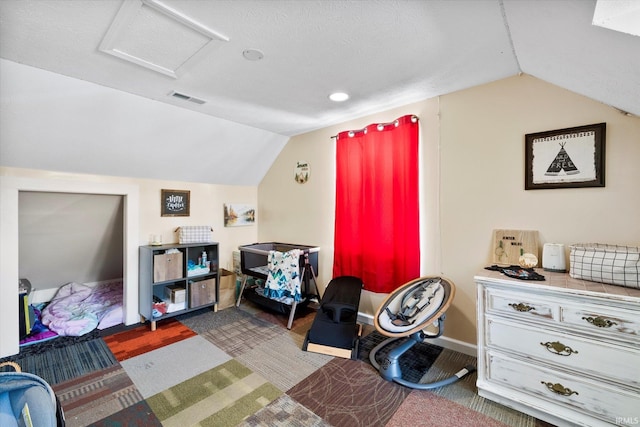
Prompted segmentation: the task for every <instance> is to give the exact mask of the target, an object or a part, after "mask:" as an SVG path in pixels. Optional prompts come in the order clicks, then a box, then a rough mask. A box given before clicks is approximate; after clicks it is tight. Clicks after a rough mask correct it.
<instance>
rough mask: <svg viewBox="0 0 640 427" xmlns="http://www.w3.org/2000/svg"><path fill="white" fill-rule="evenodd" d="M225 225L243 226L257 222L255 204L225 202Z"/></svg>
mask: <svg viewBox="0 0 640 427" xmlns="http://www.w3.org/2000/svg"><path fill="white" fill-rule="evenodd" d="M223 209H224V226H225V227H241V226H246V225H254V224H255V223H256V208H255V207H254V206H253V205H243V204H239V203H224V204H223Z"/></svg>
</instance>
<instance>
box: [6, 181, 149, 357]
mask: <svg viewBox="0 0 640 427" xmlns="http://www.w3.org/2000/svg"><path fill="white" fill-rule="evenodd" d="M20 191H44V192H54V193H89V194H110V195H121V196H124V208H123V209H124V239H123V244H124V248H123V257H124V259H123V286H124V295H123V305H124V308H123V310H124V315H125V319H124V322H125V324H126V325H132V324H134V323H139V322H140V314H139V312H138V311H139V310H138V245H139V242H138V240H139V228H138V223H139V199H140V195H139V188H138V186H136V185H127V184H112V183H101V182H91V181H67V180H62V179H36V178H23V177H14V176H0V295H2V298H0V325H2V327H1V328H0V357H5V356H10V355H12V354H17V353H18V352H19V350H20V347H19V332H18V276H19V272H18V252H19V251H18V244H19V236H18V193H19V192H20Z"/></svg>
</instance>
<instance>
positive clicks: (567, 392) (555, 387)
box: [540, 381, 580, 396]
mask: <svg viewBox="0 0 640 427" xmlns="http://www.w3.org/2000/svg"><path fill="white" fill-rule="evenodd" d="M540 383H541V384H544V385H546V386H547V388H548V389H549V390H550V391H552V392H554V393H555V394H560V395H562V396H571V395H572V394H578V395H579V394H580V393H578V392H577V391H573V390H571V389H570V388H567V387H565V386H563V385H562V384H560V383H555V384H552V383H546V382H544V381H540Z"/></svg>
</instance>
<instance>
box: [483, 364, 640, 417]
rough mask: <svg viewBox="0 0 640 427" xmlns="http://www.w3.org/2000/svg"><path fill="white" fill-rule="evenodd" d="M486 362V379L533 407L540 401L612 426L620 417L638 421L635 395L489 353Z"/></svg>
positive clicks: (637, 404)
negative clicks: (522, 396)
mask: <svg viewBox="0 0 640 427" xmlns="http://www.w3.org/2000/svg"><path fill="white" fill-rule="evenodd" d="M488 360H489V366H488V375H487V379H488V380H489V381H490V382H493V383H496V384H499V385H502V386H506V387H509V388H511V389H513V390H516V391H518V392H520V393H525V394H527V395H530V396H532V397H533V399H531V402H529V403H531V404H534V405H535V400H536V399H537V398H540V399H543V400H546V401H550V402H552V403H554V404H557V405H561V406H562V407H565V408H567V409H573V410H577V411H579V412H583V413H586V414H590V415H592V416H594V417H597V418H600V419H602V420H605V421H607V422H609V423H611V424H615V423H616V420H619V419H620V417H622V418H627V417H631V418H633V417H637V414H638V409H637V408H638V407H639V406H640V395H638V393H637V392H636V393H633V392H630V391H626V390H623V389H621V388H613V387H609V386H607V385H606V384H603V383H600V382H594V381H590V380H588V379H585V378H580V377H578V376H575V375H570V374H566V373H562V372H559V371H556V370H553V369H548V368H545V367H542V366H535V365H532V364H530V363H527V362H523V361H520V360H517V359H515V358H511V357H509V356H506V355H503V354H500V353H498V352H490V353H489V355H488ZM523 399H524V400H526V397H524V398H523ZM525 403H526V402H525Z"/></svg>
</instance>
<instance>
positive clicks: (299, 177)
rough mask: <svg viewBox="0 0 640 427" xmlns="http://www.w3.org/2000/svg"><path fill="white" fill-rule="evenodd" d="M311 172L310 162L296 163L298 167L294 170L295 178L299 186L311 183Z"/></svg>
mask: <svg viewBox="0 0 640 427" xmlns="http://www.w3.org/2000/svg"><path fill="white" fill-rule="evenodd" d="M310 172H311V170H310V168H309V163H308V162H296V167H295V168H294V172H293V178H294V179H295V180H296V182H297V183H298V184H304V183H305V182H307V181H309V174H310Z"/></svg>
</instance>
